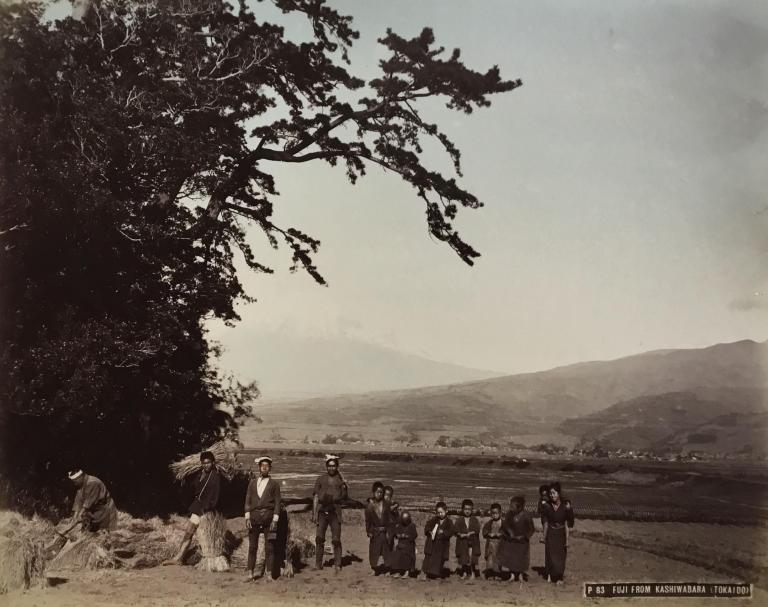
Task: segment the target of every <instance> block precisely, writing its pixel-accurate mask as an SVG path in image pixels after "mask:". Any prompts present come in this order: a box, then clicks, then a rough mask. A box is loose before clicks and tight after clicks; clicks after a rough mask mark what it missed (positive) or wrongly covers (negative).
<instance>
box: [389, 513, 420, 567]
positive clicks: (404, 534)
mask: <svg viewBox="0 0 768 607" xmlns="http://www.w3.org/2000/svg"><path fill="white" fill-rule="evenodd" d="M417 535H418V534H417V532H416V525H415V524H414V523H413V521H411V515H410V514H409V513H408V512H407V511H403V512H401V513H400V520H398V522H397V523H395V526H394V527H393V529H392V539H393V540H395V539H396V540H397V545H396V546H395V548H394V550H392V551H391V552H390V553H389V559H388V560H387V567H388V568H389V574H390V575H399V576H400V577H403V578H404V577H408V576H409V575H411V574H412V573H413V571H415V570H416V536H417Z"/></svg>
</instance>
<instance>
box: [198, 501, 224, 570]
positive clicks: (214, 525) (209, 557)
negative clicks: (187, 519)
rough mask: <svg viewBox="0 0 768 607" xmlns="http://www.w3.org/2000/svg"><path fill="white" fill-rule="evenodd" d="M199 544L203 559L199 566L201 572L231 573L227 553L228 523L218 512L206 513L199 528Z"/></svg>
mask: <svg viewBox="0 0 768 607" xmlns="http://www.w3.org/2000/svg"><path fill="white" fill-rule="evenodd" d="M197 542H198V543H199V544H200V552H202V559H200V562H199V563H198V564H197V569H199V570H200V571H229V561H228V560H227V557H226V556H225V554H226V551H227V521H226V520H224V517H223V516H222V515H221V514H220V513H218V512H206V513H205V514H204V515H203V516H202V517H201V519H200V526H199V527H198V528H197Z"/></svg>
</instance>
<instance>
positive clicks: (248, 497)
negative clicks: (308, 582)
mask: <svg viewBox="0 0 768 607" xmlns="http://www.w3.org/2000/svg"><path fill="white" fill-rule="evenodd" d="M254 461H255V462H256V465H257V466H258V467H259V476H258V478H255V479H251V481H250V482H249V483H248V490H247V491H246V492H245V526H246V528H247V529H248V571H247V572H246V576H245V581H246V582H249V581H251V580H255V579H258V578H260V577H262V576H264V575H265V571H266V580H267V581H269V582H271V581H272V580H274V577H273V575H274V554H275V541H274V538H275V532H276V531H277V521H278V519H279V518H280V500H281V497H280V484H279V483H278V482H277V481H275V480H273V479H271V478H270V477H269V473H270V471H271V470H272V458H271V457H268V456H266V455H264V456H262V457H258V458H256V459H255V460H254ZM260 535H264V569H262V571H260V572H259V573H258V575H257V574H256V572H255V569H256V553H257V552H258V550H259V536H260Z"/></svg>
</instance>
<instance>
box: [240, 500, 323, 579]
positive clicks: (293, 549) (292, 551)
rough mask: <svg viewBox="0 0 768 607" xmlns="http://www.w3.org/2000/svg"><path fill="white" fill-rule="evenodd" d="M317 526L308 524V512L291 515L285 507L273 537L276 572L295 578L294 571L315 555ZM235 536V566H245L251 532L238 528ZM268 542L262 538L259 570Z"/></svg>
mask: <svg viewBox="0 0 768 607" xmlns="http://www.w3.org/2000/svg"><path fill="white" fill-rule="evenodd" d="M314 537H315V526H314V525H313V524H312V525H311V526H310V523H309V514H306V513H304V514H298V515H296V514H292V515H291V516H290V518H289V516H288V513H287V512H286V511H285V509H283V510H282V511H281V512H280V519H279V521H278V524H277V533H276V538H275V540H274V550H275V560H274V565H275V568H276V571H274V573H275V574H276V575H277V574H279V575H281V576H283V577H293V574H294V571H296V570H298V569H301V567H302V566H304V565H305V564H306V563H307V561H309V560H311V559H312V558H313V557H314V556H315V543H314ZM232 538H233V539H234V551H233V552H232V556H231V559H230V565H231V567H232V568H233V569H245V568H246V565H247V561H248V532H247V531H246V530H245V529H243V530H239V531H236V532H235V533H234V534H233V535H232ZM310 538H312V539H310ZM265 548H266V546H265V543H264V541H263V539H262V540H261V541H259V547H258V550H257V552H256V569H257V570H261V568H262V567H263V566H264V559H265V556H266V555H265Z"/></svg>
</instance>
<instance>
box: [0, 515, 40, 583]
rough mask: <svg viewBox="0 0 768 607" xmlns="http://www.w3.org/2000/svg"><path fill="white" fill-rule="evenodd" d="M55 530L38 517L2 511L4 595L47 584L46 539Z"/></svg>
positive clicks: (0, 548) (0, 546) (0, 564)
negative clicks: (27, 517)
mask: <svg viewBox="0 0 768 607" xmlns="http://www.w3.org/2000/svg"><path fill="white" fill-rule="evenodd" d="M52 532H53V526H52V525H51V524H50V523H48V522H47V521H44V520H43V519H40V518H38V517H34V518H32V519H25V518H23V517H22V516H20V515H17V514H15V513H11V512H0V594H5V593H7V592H10V591H12V590H25V589H27V588H30V587H31V586H45V585H47V578H46V577H45V541H46V540H48V539H50V534H51V533H52Z"/></svg>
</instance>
